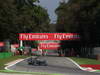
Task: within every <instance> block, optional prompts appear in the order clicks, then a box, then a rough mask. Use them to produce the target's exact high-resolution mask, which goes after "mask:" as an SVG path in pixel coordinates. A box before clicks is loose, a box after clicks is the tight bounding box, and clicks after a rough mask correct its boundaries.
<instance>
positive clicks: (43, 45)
mask: <svg viewBox="0 0 100 75" xmlns="http://www.w3.org/2000/svg"><path fill="white" fill-rule="evenodd" d="M39 48H40V49H50V50H56V49H58V48H60V44H59V43H39Z"/></svg>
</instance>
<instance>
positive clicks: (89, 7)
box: [56, 0, 100, 57]
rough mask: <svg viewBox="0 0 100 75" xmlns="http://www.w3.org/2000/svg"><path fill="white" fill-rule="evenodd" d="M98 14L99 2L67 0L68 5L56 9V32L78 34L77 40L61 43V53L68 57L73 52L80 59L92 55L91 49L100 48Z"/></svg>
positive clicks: (62, 4)
mask: <svg viewBox="0 0 100 75" xmlns="http://www.w3.org/2000/svg"><path fill="white" fill-rule="evenodd" d="M99 12H100V1H99V0H69V2H68V3H65V2H61V3H60V6H59V7H58V8H57V9H56V14H57V15H58V19H57V25H56V29H57V32H66V33H71V32H72V33H79V34H80V39H79V40H73V41H62V44H64V45H62V48H63V50H62V52H63V53H64V52H65V54H66V55H68V53H71V52H73V53H74V51H75V52H76V53H74V55H79V56H82V57H90V56H91V55H93V48H94V47H96V46H97V45H99V46H100V30H99V29H100V14H99ZM73 50H74V51H73ZM68 51H69V52H68Z"/></svg>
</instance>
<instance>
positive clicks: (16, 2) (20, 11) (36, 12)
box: [0, 0, 50, 42]
mask: <svg viewBox="0 0 100 75" xmlns="http://www.w3.org/2000/svg"><path fill="white" fill-rule="evenodd" d="M36 1H38V0H0V41H4V40H5V39H9V40H11V41H12V42H15V41H17V40H18V33H28V32H33V33H34V32H48V31H49V22H50V19H49V16H48V13H47V10H46V9H44V8H42V7H41V6H39V5H36V4H35V2H36ZM38 2H39V1H38Z"/></svg>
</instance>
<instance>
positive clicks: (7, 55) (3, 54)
mask: <svg viewBox="0 0 100 75" xmlns="http://www.w3.org/2000/svg"><path fill="white" fill-rule="evenodd" d="M12 55H13V53H11V52H3V53H0V59H4V58H7V57H10V56H12Z"/></svg>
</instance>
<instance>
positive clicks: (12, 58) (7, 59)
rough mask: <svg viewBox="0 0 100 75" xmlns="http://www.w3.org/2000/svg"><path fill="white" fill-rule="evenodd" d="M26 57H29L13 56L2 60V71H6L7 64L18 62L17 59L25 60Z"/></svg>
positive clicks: (0, 61) (0, 65)
mask: <svg viewBox="0 0 100 75" xmlns="http://www.w3.org/2000/svg"><path fill="white" fill-rule="evenodd" d="M26 57H28V56H11V57H8V58H4V59H0V70H4V67H5V64H6V63H8V62H11V61H14V60H17V59H23V58H26Z"/></svg>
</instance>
